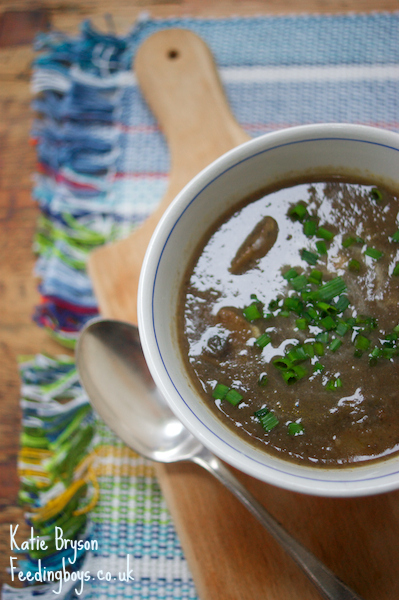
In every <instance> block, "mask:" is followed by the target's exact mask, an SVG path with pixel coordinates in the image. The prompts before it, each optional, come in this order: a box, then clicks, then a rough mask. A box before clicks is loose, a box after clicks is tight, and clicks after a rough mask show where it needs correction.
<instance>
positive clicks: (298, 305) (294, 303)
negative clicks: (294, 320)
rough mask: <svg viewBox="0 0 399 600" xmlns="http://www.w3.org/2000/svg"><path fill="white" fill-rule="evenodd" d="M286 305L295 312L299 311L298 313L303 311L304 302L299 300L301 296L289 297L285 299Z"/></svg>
mask: <svg viewBox="0 0 399 600" xmlns="http://www.w3.org/2000/svg"><path fill="white" fill-rule="evenodd" d="M284 306H285V308H288V310H293V311H295V312H297V313H298V314H299V313H301V312H302V310H303V302H301V300H299V298H292V297H288V298H286V299H285V300H284Z"/></svg>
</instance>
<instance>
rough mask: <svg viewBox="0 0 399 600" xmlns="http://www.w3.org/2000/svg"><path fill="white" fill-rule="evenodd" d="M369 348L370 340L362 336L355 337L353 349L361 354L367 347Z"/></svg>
mask: <svg viewBox="0 0 399 600" xmlns="http://www.w3.org/2000/svg"><path fill="white" fill-rule="evenodd" d="M369 346H370V340H369V339H368V338H366V337H365V336H364V335H361V334H359V335H357V336H356V339H355V348H356V350H361V351H362V352H363V351H364V350H368V347H369Z"/></svg>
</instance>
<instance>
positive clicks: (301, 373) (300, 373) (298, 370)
mask: <svg viewBox="0 0 399 600" xmlns="http://www.w3.org/2000/svg"><path fill="white" fill-rule="evenodd" d="M292 370H293V371H294V373H295V375H296V376H297V379H303V378H304V377H306V375H307V374H308V371H307V369H305V367H303V366H302V365H294V366H293V367H292Z"/></svg>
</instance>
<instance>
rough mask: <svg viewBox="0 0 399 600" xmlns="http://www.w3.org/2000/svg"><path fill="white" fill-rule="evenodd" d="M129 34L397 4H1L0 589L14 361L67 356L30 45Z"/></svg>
mask: <svg viewBox="0 0 399 600" xmlns="http://www.w3.org/2000/svg"><path fill="white" fill-rule="evenodd" d="M110 6H112V9H111V12H112V21H113V26H114V27H115V31H116V32H117V33H118V34H124V33H126V31H127V30H128V29H130V27H131V25H132V24H133V22H134V20H135V19H136V17H137V16H138V15H139V14H140V13H141V12H142V11H146V12H147V13H149V14H150V15H153V16H157V17H167V16H190V15H192V16H195V15H201V16H229V15H251V14H283V13H305V12H307V13H340V12H341V13H342V12H348V11H358V12H362V11H363V12H364V11H372V10H387V11H392V10H397V9H398V8H399V3H398V0H285V1H284V3H280V2H279V0H265V1H260V0H258V1H255V0H254V1H251V0H241V1H240V0H221V1H220V2H217V1H215V0H213V1H212V0H189V1H185V0H180V2H179V1H178V0H175V1H174V2H173V1H171V2H169V1H168V0H158V1H153V0H114V1H113V2H112V4H110V2H109V0H65V1H63V2H59V1H58V0H47V1H45V2H40V1H38V2H34V3H32V1H31V0H15V1H12V0H0V107H1V108H0V249H1V254H0V584H2V583H4V582H7V583H10V577H9V575H8V574H7V573H6V571H5V569H6V568H7V567H8V566H9V561H10V540H9V530H10V524H14V525H15V524H17V523H19V524H20V531H19V533H20V536H19V537H18V536H17V539H20V540H22V539H23V538H24V536H25V535H26V533H27V527H26V526H25V525H24V520H23V511H22V510H21V508H19V507H18V505H17V501H16V497H17V491H18V476H17V471H16V459H17V453H18V448H19V431H20V416H21V415H20V410H19V385H20V384H19V378H18V371H17V356H18V355H20V354H35V353H38V352H48V353H52V354H57V353H60V352H63V353H65V350H64V349H62V348H60V346H59V345H58V344H57V343H55V342H53V341H52V340H51V339H50V338H49V337H48V335H47V334H46V333H45V332H44V331H43V330H42V329H40V328H38V327H37V326H36V325H35V324H34V323H33V321H32V313H33V310H34V307H35V305H36V304H37V302H38V300H39V296H38V293H37V289H36V288H37V281H36V280H35V278H34V276H33V266H34V262H35V258H34V256H33V254H32V238H33V234H34V230H35V221H36V218H37V215H38V209H37V207H36V206H35V204H34V203H33V201H32V199H31V187H32V173H33V172H34V170H35V160H36V157H35V150H34V148H33V147H32V146H30V145H29V131H30V127H31V123H32V118H33V115H32V112H31V109H30V102H31V94H30V85H29V81H30V65H31V61H32V58H33V51H32V45H31V41H32V39H33V36H34V34H35V32H37V31H38V30H39V29H43V28H46V27H53V28H55V29H59V30H62V31H65V32H70V33H76V32H77V31H78V28H79V23H80V22H81V21H82V20H83V19H87V18H90V19H91V20H92V22H93V23H94V25H95V26H96V27H98V28H99V29H107V27H109V19H108V20H107V19H106V18H105V17H104V15H106V14H107V13H109V12H110Z"/></svg>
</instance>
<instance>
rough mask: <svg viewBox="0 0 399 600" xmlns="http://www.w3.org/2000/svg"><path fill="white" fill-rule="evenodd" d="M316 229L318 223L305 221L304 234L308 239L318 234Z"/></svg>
mask: <svg viewBox="0 0 399 600" xmlns="http://www.w3.org/2000/svg"><path fill="white" fill-rule="evenodd" d="M316 229H317V223H316V221H312V220H309V221H305V222H304V224H303V233H304V234H305V235H306V236H308V237H312V235H314V234H315V233H316Z"/></svg>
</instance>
